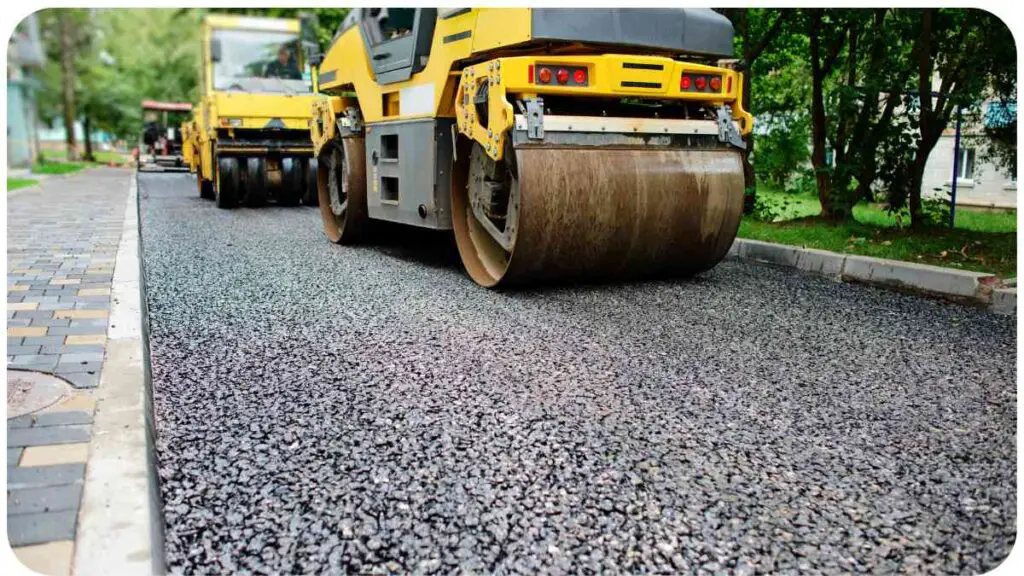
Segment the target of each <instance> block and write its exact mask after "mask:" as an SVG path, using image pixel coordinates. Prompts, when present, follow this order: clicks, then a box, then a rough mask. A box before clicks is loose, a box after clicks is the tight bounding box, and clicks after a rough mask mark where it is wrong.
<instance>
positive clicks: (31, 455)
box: [18, 442, 89, 466]
mask: <svg viewBox="0 0 1024 576" xmlns="http://www.w3.org/2000/svg"><path fill="white" fill-rule="evenodd" d="M88 460H89V443H88V442H81V443H78V444H58V445H55V446H28V447H27V448H25V451H24V452H23V453H22V454H21V462H20V463H19V464H18V465H19V466H52V465H54V464H77V463H79V462H86V461H88Z"/></svg>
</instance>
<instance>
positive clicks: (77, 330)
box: [46, 310, 105, 336]
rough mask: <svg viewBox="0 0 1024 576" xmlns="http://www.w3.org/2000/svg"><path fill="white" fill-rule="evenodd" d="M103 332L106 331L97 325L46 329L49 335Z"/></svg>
mask: <svg viewBox="0 0 1024 576" xmlns="http://www.w3.org/2000/svg"><path fill="white" fill-rule="evenodd" d="M73 312H77V310H73ZM81 312H90V310H81ZM102 332H105V331H104V330H102V329H97V328H96V327H95V326H54V327H51V328H47V329H46V334H47V335H49V336H69V335H83V334H100V333H102Z"/></svg>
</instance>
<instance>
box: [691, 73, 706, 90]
mask: <svg viewBox="0 0 1024 576" xmlns="http://www.w3.org/2000/svg"><path fill="white" fill-rule="evenodd" d="M694 85H695V86H697V90H703V89H704V87H705V86H707V85H708V80H707V78H705V77H703V76H697V80H695V81H694Z"/></svg>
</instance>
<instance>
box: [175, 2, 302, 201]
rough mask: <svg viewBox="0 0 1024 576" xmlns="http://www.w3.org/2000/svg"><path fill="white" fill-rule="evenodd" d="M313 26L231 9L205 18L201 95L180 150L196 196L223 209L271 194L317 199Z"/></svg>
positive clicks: (185, 127) (280, 198)
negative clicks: (308, 55)
mask: <svg viewBox="0 0 1024 576" xmlns="http://www.w3.org/2000/svg"><path fill="white" fill-rule="evenodd" d="M312 26H313V24H312V23H309V24H306V23H305V22H302V21H300V20H298V19H285V18H256V17H248V16H231V15H208V16H206V18H205V20H204V21H203V26H202V69H201V71H200V94H201V98H200V102H199V104H198V105H197V106H196V107H195V114H194V116H193V118H192V119H191V120H190V121H188V122H186V123H184V124H183V125H182V134H183V135H184V136H185V137H186V141H185V143H184V144H183V154H184V158H185V160H186V162H187V163H188V166H189V169H190V171H192V172H194V173H195V174H196V181H197V185H198V188H199V195H200V196H201V197H203V198H208V199H216V201H217V206H219V207H220V208H231V207H234V206H236V205H237V204H238V203H243V204H245V205H248V206H258V205H261V204H264V203H265V202H267V200H271V199H272V200H276V201H277V202H278V203H281V204H288V205H295V204H298V203H300V202H301V201H303V200H304V201H306V202H307V203H309V204H315V202H316V199H317V194H316V160H315V159H314V158H313V146H312V144H311V143H310V137H309V110H310V106H311V105H312V103H313V101H314V98H315V96H314V94H313V84H312V83H313V78H312V70H311V68H310V67H309V66H307V64H308V62H307V59H306V57H305V54H306V52H307V51H309V47H310V46H311V43H310V41H309V40H308V38H309V37H310V35H311V34H312V30H311V27H312ZM304 72H305V73H304Z"/></svg>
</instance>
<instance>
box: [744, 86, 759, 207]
mask: <svg viewBox="0 0 1024 576" xmlns="http://www.w3.org/2000/svg"><path fill="white" fill-rule="evenodd" d="M742 102H743V109H744V110H746V111H747V112H751V110H750V68H749V67H748V68H747V70H746V71H744V73H743V101H742ZM751 113H753V112H751ZM743 141H744V142H745V143H746V145H747V149H746V150H744V151H743V186H744V189H745V191H746V192H747V193H746V194H744V196H743V213H744V214H750V213H752V212H753V211H754V203H755V202H756V201H757V173H756V172H754V165H753V164H751V163H750V155H751V154H753V153H754V132H753V131H751V132H750V133H749V134H747V135H746V136H744V137H743Z"/></svg>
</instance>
